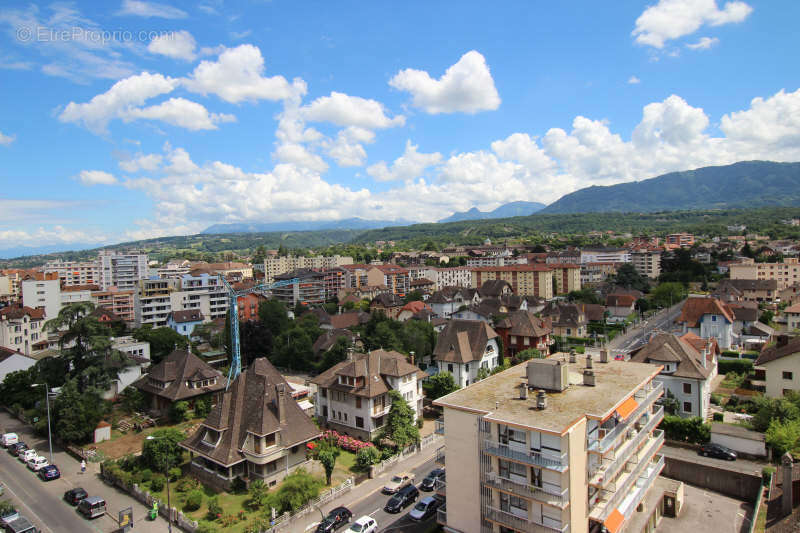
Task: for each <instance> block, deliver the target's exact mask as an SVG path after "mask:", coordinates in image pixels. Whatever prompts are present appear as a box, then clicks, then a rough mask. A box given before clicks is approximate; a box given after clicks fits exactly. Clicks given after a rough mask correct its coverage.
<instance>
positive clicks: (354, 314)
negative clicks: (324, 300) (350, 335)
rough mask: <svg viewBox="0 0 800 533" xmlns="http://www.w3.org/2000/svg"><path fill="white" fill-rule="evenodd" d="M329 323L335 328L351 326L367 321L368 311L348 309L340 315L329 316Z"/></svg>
mask: <svg viewBox="0 0 800 533" xmlns="http://www.w3.org/2000/svg"><path fill="white" fill-rule="evenodd" d="M329 322H330V325H331V326H333V327H334V328H336V329H345V328H351V327H353V326H358V325H359V324H366V323H367V322H369V313H365V312H363V311H350V312H347V313H342V314H340V315H331V316H330V320H329Z"/></svg>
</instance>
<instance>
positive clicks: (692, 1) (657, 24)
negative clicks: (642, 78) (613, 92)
mask: <svg viewBox="0 0 800 533" xmlns="http://www.w3.org/2000/svg"><path fill="white" fill-rule="evenodd" d="M752 11H753V8H752V7H750V6H749V5H748V4H746V3H744V2H741V1H738V0H734V1H729V2H725V4H724V5H723V6H722V9H719V8H718V7H717V1H716V0H659V2H658V4H656V5H654V6H649V7H648V8H647V9H645V10H644V12H643V13H642V14H641V15H639V18H637V19H636V27H635V29H634V30H633V32H632V33H631V34H632V35H633V36H635V37H636V42H637V43H639V44H643V45H648V46H653V47H655V48H663V47H664V44H665V43H666V42H667V41H670V40H673V39H678V38H680V37H683V36H685V35H690V34H692V33H694V32H695V31H697V30H698V29H700V27H702V26H703V25H706V24H707V25H710V26H721V25H723V24H730V23H737V22H742V21H743V20H745V19H746V18H747V17H748V15H750V13H752Z"/></svg>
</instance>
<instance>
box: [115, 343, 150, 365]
mask: <svg viewBox="0 0 800 533" xmlns="http://www.w3.org/2000/svg"><path fill="white" fill-rule="evenodd" d="M111 347H112V348H113V349H114V350H119V351H120V352H122V353H124V354H125V355H127V356H128V357H130V358H131V359H134V360H135V361H138V362H140V363H144V362H147V361H150V343H149V342H147V341H137V340H136V339H134V338H133V337H117V338H116V339H113V343H112V345H111Z"/></svg>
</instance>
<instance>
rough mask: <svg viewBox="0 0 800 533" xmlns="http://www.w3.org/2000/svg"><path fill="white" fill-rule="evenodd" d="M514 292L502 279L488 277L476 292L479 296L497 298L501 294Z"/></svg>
mask: <svg viewBox="0 0 800 533" xmlns="http://www.w3.org/2000/svg"><path fill="white" fill-rule="evenodd" d="M511 292H514V291H513V290H512V289H511V284H510V283H509V282H507V281H506V280H503V279H490V280H486V281H484V282H483V285H481V288H480V289H478V294H479V295H480V296H481V298H499V297H500V296H502V295H503V294H506V293H511Z"/></svg>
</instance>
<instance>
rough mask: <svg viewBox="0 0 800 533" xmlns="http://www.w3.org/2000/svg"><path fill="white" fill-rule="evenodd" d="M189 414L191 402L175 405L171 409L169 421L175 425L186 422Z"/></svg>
mask: <svg viewBox="0 0 800 533" xmlns="http://www.w3.org/2000/svg"><path fill="white" fill-rule="evenodd" d="M188 412H189V402H186V401H180V402H175V403H173V404H172V405H171V406H170V408H169V419H170V421H171V422H172V423H173V424H178V423H180V422H183V421H184V420H186V414H187V413H188Z"/></svg>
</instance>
